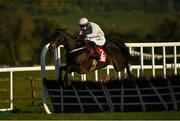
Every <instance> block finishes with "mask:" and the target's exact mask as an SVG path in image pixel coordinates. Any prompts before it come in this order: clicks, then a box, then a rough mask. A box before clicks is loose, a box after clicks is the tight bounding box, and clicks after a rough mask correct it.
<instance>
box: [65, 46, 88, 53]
mask: <svg viewBox="0 0 180 121" xmlns="http://www.w3.org/2000/svg"><path fill="white" fill-rule="evenodd" d="M85 48H86V46H84V47H80V48H77V49H74V50H71V51H69V52H68V53H73V52H76V51H79V50H82V49H85Z"/></svg>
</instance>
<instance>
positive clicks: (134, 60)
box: [112, 40, 140, 63]
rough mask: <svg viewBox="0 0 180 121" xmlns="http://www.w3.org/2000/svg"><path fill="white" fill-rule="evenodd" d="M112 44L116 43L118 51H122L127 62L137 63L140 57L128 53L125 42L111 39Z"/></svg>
mask: <svg viewBox="0 0 180 121" xmlns="http://www.w3.org/2000/svg"><path fill="white" fill-rule="evenodd" d="M112 42H113V43H114V44H116V45H117V46H118V47H119V49H120V51H121V52H122V54H123V56H124V57H125V58H126V60H127V62H128V63H139V62H140V59H139V57H137V56H132V55H131V54H130V53H129V48H128V47H127V46H126V45H125V43H124V42H123V41H121V40H112Z"/></svg>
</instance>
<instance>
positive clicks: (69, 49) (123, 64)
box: [49, 29, 133, 84]
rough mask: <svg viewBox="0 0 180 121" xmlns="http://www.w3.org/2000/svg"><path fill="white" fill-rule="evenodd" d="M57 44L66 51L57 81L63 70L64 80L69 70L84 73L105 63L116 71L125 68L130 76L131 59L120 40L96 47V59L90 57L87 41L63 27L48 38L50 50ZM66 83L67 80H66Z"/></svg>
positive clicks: (90, 49) (90, 50)
mask: <svg viewBox="0 0 180 121" xmlns="http://www.w3.org/2000/svg"><path fill="white" fill-rule="evenodd" d="M59 45H63V46H64V48H65V51H66V64H65V65H62V66H61V67H60V73H59V79H58V80H59V81H62V71H63V70H64V71H65V76H64V80H65V81H68V84H70V80H68V75H69V74H70V73H71V72H77V73H80V74H86V73H88V72H90V71H94V70H96V69H101V68H104V67H106V66H107V65H113V67H114V69H115V71H116V72H119V71H122V69H124V68H126V70H127V74H128V77H132V74H131V72H130V69H129V62H130V61H131V60H133V56H131V55H130V53H129V50H128V48H127V47H126V45H125V44H124V43H122V42H121V41H108V42H106V44H105V45H104V46H103V47H98V51H99V54H100V57H101V59H100V60H99V61H96V60H95V59H93V58H91V56H92V54H93V49H92V48H91V47H90V46H88V44H87V42H85V41H81V39H76V38H75V37H73V36H72V35H70V34H69V33H67V32H66V31H65V29H56V30H55V32H54V34H53V35H52V37H51V39H50V46H49V48H50V49H51V50H54V49H55V48H57V47H58V46H59ZM66 83H67V82H66Z"/></svg>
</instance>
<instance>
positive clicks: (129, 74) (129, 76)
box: [125, 63, 134, 79]
mask: <svg viewBox="0 0 180 121" xmlns="http://www.w3.org/2000/svg"><path fill="white" fill-rule="evenodd" d="M125 68H126V71H127V74H128V78H129V79H133V78H134V75H133V74H132V73H131V71H130V65H129V64H128V63H126V64H125Z"/></svg>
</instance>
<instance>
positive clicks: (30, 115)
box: [0, 70, 180, 120]
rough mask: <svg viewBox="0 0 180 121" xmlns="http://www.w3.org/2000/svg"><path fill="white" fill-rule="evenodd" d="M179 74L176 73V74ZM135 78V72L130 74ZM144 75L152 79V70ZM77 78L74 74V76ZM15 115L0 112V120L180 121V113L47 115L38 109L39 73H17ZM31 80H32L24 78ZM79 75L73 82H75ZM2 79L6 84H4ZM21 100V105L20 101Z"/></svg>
mask: <svg viewBox="0 0 180 121" xmlns="http://www.w3.org/2000/svg"><path fill="white" fill-rule="evenodd" d="M167 72H168V74H169V73H172V70H168V71H167ZM178 72H179V70H178ZM110 73H111V75H112V76H111V77H115V72H114V70H111V71H110ZM133 73H134V74H136V72H135V71H133ZM93 74H94V72H91V73H89V74H88V76H87V79H89V80H93V79H94V76H93ZM99 74H100V76H99V78H101V77H102V76H104V75H105V74H106V73H105V72H104V71H102V70H101V71H100V72H99ZM145 74H146V75H147V76H149V77H151V70H146V71H145ZM157 74H162V70H157ZM0 75H1V76H0V77H1V81H0V89H7V88H9V82H8V81H7V78H8V77H9V75H8V73H0ZM76 75H77V74H76ZM14 76H15V77H14V79H15V80H14V83H13V85H14V108H15V111H14V113H12V112H11V113H2V112H0V119H6V120H9V119H14V120H19V119H39V120H40V119H67V120H70V119H76V120H79V119H81V120H86V119H89V120H93V119H104V120H108V119H127V120H128V119H129V120H130V119H137V120H138V119H156V120H157V119H161V120H162V119H180V112H148V113H147V112H146V113H143V112H129V113H111V112H106V113H84V114H80V113H73V114H72V113H63V114H53V115H47V114H46V113H45V111H44V109H43V107H42V105H41V80H40V72H16V73H15V74H14ZM27 77H31V78H27ZM47 77H48V78H54V71H47ZM78 77H80V75H78V76H77V77H76V78H77V79H78ZM33 78H34V82H35V91H36V100H35V102H34V105H33V106H32V104H31V103H32V102H31V100H30V99H31V94H32V93H31V90H30V87H31V79H33ZM3 79H5V80H6V81H3ZM8 98H9V91H5V92H3V91H0V99H1V100H7V99H8ZM19 100H22V101H19ZM8 105H9V104H8V103H6V104H5V103H0V108H6V107H8Z"/></svg>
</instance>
